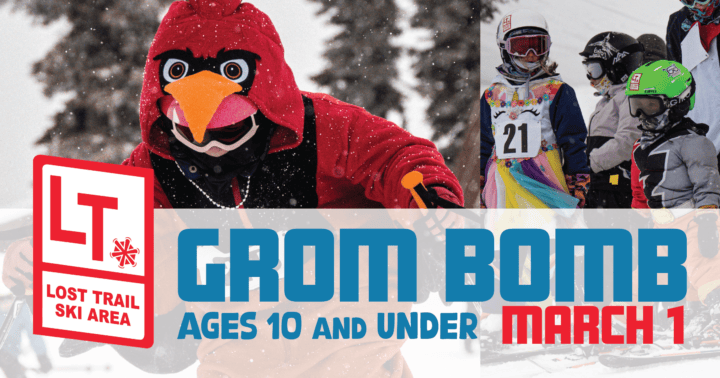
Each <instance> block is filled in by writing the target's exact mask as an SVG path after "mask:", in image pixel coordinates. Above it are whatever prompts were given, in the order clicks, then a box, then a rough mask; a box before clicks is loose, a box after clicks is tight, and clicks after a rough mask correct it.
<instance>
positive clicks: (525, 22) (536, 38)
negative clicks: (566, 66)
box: [496, 9, 551, 73]
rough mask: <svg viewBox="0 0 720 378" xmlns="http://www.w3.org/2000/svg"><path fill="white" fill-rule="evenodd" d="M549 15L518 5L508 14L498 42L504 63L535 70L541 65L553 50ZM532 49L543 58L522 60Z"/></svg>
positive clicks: (502, 23)
mask: <svg viewBox="0 0 720 378" xmlns="http://www.w3.org/2000/svg"><path fill="white" fill-rule="evenodd" d="M548 30H549V29H548V25H547V22H546V21H545V18H544V17H543V16H542V15H541V14H540V13H538V12H535V11H532V10H529V9H518V10H514V11H512V12H510V13H508V14H506V15H505V16H504V17H503V18H502V19H501V21H500V23H499V24H498V29H497V35H496V39H497V44H498V47H499V48H500V55H501V56H502V60H503V63H505V64H509V65H512V66H513V67H515V68H516V69H521V70H522V71H525V72H529V73H534V72H537V71H538V70H539V69H541V67H542V65H543V64H545V62H546V61H547V59H548V55H549V52H550V45H551V41H550V34H549V32H548ZM530 52H532V53H533V54H535V55H536V56H537V57H538V58H540V59H539V60H538V61H537V62H535V63H526V62H521V61H518V59H517V58H522V57H525V56H527V55H528V54H529V53H530Z"/></svg>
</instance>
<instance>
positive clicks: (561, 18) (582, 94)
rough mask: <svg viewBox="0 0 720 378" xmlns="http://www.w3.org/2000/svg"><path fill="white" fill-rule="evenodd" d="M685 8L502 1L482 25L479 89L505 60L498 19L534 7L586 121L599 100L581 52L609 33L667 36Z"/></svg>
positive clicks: (643, 0) (650, 0)
mask: <svg viewBox="0 0 720 378" xmlns="http://www.w3.org/2000/svg"><path fill="white" fill-rule="evenodd" d="M681 7H682V4H681V3H680V2H679V1H657V0H633V1H627V0H602V1H598V0H593V1H590V0H532V1H528V0H520V1H517V2H516V1H510V2H508V3H506V4H501V6H499V9H500V12H499V14H497V15H496V17H495V19H494V20H493V21H492V22H491V23H489V24H482V25H481V27H480V30H481V31H480V38H481V41H480V50H481V55H480V59H481V63H480V70H481V72H480V81H481V88H482V89H483V90H484V89H486V88H487V87H488V86H490V84H491V83H492V79H493V78H494V77H495V75H496V71H495V67H497V66H499V65H500V64H501V59H500V53H499V51H498V48H497V43H496V42H495V32H496V30H497V23H498V22H499V20H500V17H502V16H503V15H504V14H506V13H508V12H510V11H512V10H514V9H519V8H527V9H532V10H535V11H538V12H540V13H542V15H543V16H544V17H545V19H546V20H547V22H548V26H549V28H550V37H551V39H552V47H551V50H550V59H551V60H553V61H555V62H557V63H558V65H559V66H558V72H559V73H560V75H561V76H562V78H563V80H564V81H565V82H566V83H568V84H569V85H570V86H571V87H573V88H574V89H575V91H576V92H577V96H578V100H579V102H580V108H581V109H582V113H583V115H584V116H585V121H586V122H587V121H588V119H589V117H590V114H591V113H592V112H593V110H594V109H595V104H596V103H597V98H596V97H594V96H593V93H594V92H595V91H594V89H593V88H592V87H591V86H590V82H589V81H588V80H587V78H586V77H585V75H586V73H585V69H584V68H583V66H582V57H581V56H580V55H578V54H579V53H580V51H582V50H583V48H585V44H586V43H587V41H589V40H590V38H592V37H593V36H595V35H597V34H599V33H602V32H605V31H617V32H622V33H626V34H629V35H631V36H633V37H636V38H637V37H638V36H640V35H642V34H646V33H653V34H656V35H658V36H660V37H661V38H663V39H665V34H666V29H667V22H668V18H669V17H670V14H672V13H674V12H676V11H678V10H679V9H680V8H681Z"/></svg>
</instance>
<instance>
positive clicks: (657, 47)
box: [637, 34, 667, 64]
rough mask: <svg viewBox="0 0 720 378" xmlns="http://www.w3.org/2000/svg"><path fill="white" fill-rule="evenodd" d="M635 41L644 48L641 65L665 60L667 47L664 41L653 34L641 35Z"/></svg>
mask: <svg viewBox="0 0 720 378" xmlns="http://www.w3.org/2000/svg"><path fill="white" fill-rule="evenodd" d="M637 40H638V42H640V43H641V44H642V45H643V47H644V48H645V52H644V53H643V62H642V64H645V63H650V62H654V61H656V60H664V59H667V45H666V44H665V40H664V39H662V38H660V37H659V36H657V35H655V34H643V35H641V36H639V37H637Z"/></svg>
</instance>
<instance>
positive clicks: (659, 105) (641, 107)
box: [629, 96, 667, 118]
mask: <svg viewBox="0 0 720 378" xmlns="http://www.w3.org/2000/svg"><path fill="white" fill-rule="evenodd" d="M629 100H630V101H629V103H630V115H631V116H633V117H636V118H637V117H640V114H644V115H645V117H648V118H651V117H657V116H659V115H660V114H663V113H665V111H666V110H667V105H665V99H663V98H660V97H655V96H629Z"/></svg>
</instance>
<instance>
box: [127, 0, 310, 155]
mask: <svg viewBox="0 0 720 378" xmlns="http://www.w3.org/2000/svg"><path fill="white" fill-rule="evenodd" d="M241 2H242V0H189V1H187V2H186V1H176V2H174V3H173V4H172V5H171V6H170V9H169V10H168V13H167V15H165V18H163V20H162V22H161V23H160V27H159V28H158V31H157V33H156V34H155V39H154V40H153V43H152V45H151V46H150V52H149V53H148V57H147V61H146V63H145V76H144V81H143V89H142V96H141V98H140V127H141V129H142V139H143V142H145V143H146V144H147V145H148V146H149V147H150V150H151V151H152V152H153V153H156V154H158V155H161V156H163V157H166V158H171V157H170V154H169V147H168V138H167V134H164V133H162V132H161V130H160V129H159V128H158V127H153V124H154V123H155V121H156V120H157V119H158V117H160V116H161V113H160V110H159V109H158V100H159V99H160V98H161V97H163V95H164V94H163V92H162V89H161V87H160V80H159V70H160V61H158V60H155V59H154V58H155V57H156V56H158V55H159V54H161V53H163V52H166V51H170V50H186V49H190V50H191V51H192V52H193V55H194V56H195V57H196V58H199V57H203V58H208V57H215V56H216V54H217V53H218V51H220V50H221V49H225V50H237V49H240V50H246V51H250V52H253V53H255V54H257V55H258V56H260V59H259V60H258V61H257V74H256V76H255V80H254V83H253V85H252V88H251V89H250V92H249V93H248V98H249V99H250V101H252V102H253V103H254V104H255V105H256V106H257V107H258V109H260V111H261V112H262V113H263V114H264V115H265V116H266V117H267V118H268V119H270V120H271V121H273V122H275V123H276V124H278V125H279V126H280V127H279V128H278V130H277V131H276V132H275V135H274V137H273V138H272V141H271V142H270V152H275V151H279V150H284V149H288V148H293V147H296V146H298V145H299V144H300V142H301V141H302V129H303V119H304V113H305V112H304V106H303V102H302V95H301V93H300V90H299V89H298V87H297V84H296V83H295V78H294V76H293V74H292V71H291V70H290V67H288V65H287V63H286V62H285V57H284V55H285V51H284V49H283V46H282V42H281V41H280V37H279V36H278V34H277V31H276V30H275V26H274V25H273V23H272V22H271V21H270V18H269V17H268V16H267V15H266V14H265V13H263V12H261V11H259V10H258V9H257V8H255V6H253V5H252V4H247V3H246V4H241Z"/></svg>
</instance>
